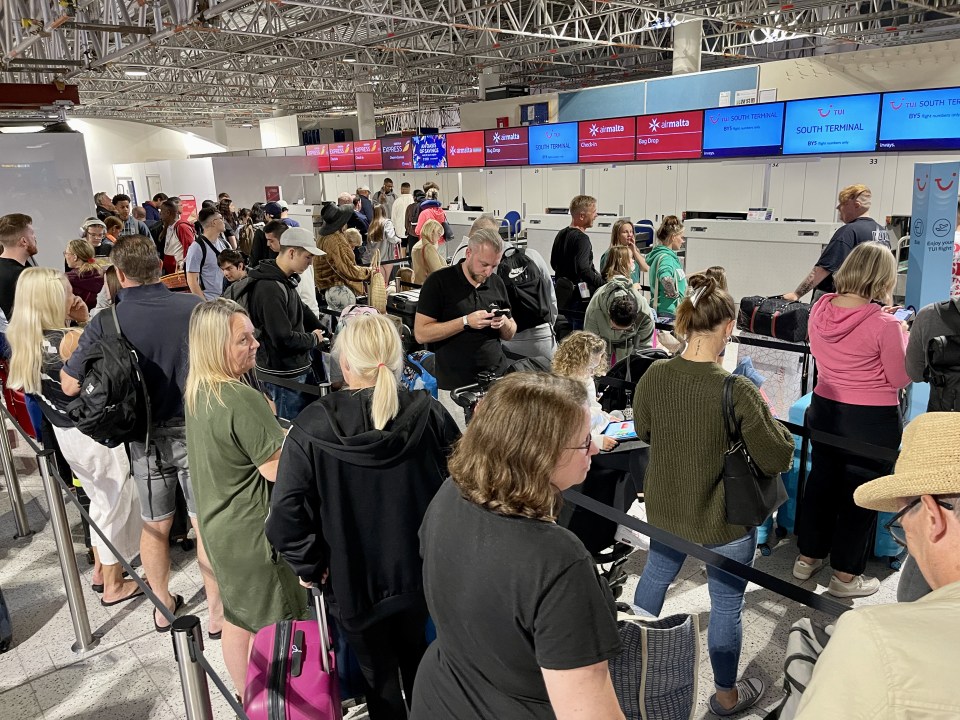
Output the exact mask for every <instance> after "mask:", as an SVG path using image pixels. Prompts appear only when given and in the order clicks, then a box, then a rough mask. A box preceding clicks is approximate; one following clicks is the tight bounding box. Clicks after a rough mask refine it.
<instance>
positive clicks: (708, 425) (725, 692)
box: [633, 275, 793, 716]
mask: <svg viewBox="0 0 960 720" xmlns="http://www.w3.org/2000/svg"><path fill="white" fill-rule="evenodd" d="M689 282H690V288H691V291H692V292H691V295H690V296H689V297H687V298H685V299H684V300H683V301H682V302H681V303H680V305H679V306H678V308H677V316H676V324H675V327H676V330H677V334H678V335H679V336H680V337H682V338H683V339H685V340H686V341H687V347H686V349H685V350H684V351H683V353H682V354H681V355H678V356H676V357H674V358H671V359H670V360H661V361H658V362H656V363H654V364H653V365H652V366H651V367H650V369H649V370H647V372H646V373H644V375H643V377H642V378H641V380H640V382H639V383H638V384H637V390H636V393H635V394H634V400H633V417H634V420H635V421H636V428H637V434H638V435H639V436H640V438H641V439H643V440H646V441H648V442H649V443H650V464H649V465H648V467H647V472H646V476H645V478H644V491H645V493H646V505H647V517H648V519H649V521H650V522H651V523H652V524H654V525H656V526H657V527H660V528H663V529H664V530H668V531H669V532H672V533H674V534H676V535H679V536H680V537H683V538H686V539H687V540H690V541H691V542H695V543H699V544H701V545H703V546H705V547H708V548H710V549H712V550H714V551H716V552H718V553H720V554H721V555H725V556H727V557H730V558H732V559H734V560H736V561H738V562H741V563H744V564H746V565H752V564H753V556H754V552H755V550H756V547H757V531H756V528H750V527H743V526H734V525H729V524H728V523H727V521H726V513H725V509H724V492H723V484H722V483H721V482H720V480H719V478H720V475H721V471H722V469H723V455H724V453H725V452H726V450H727V449H728V447H729V442H728V440H727V433H726V429H725V428H724V424H723V414H722V401H721V398H722V391H723V382H724V378H725V377H726V376H727V375H728V374H729V373H727V371H726V370H724V369H723V368H722V367H721V366H720V354H721V353H722V352H723V350H724V348H725V347H726V344H727V342H728V340H729V339H730V336H731V334H732V333H733V327H734V320H735V318H736V308H735V306H734V303H733V298H731V297H730V294H729V293H728V292H726V291H725V290H723V289H721V288H720V287H719V286H718V285H717V283H716V280H714V279H713V278H712V277H707V276H705V275H694V276H691V277H690V279H689ZM733 402H734V412H735V414H736V417H737V420H738V421H739V423H740V429H741V434H742V436H743V440H744V442H745V443H746V445H747V448H748V449H749V451H750V455H751V457H752V458H753V459H754V461H755V462H756V463H757V465H758V466H759V467H760V469H761V470H762V471H764V472H766V473H775V472H782V471H785V470H787V469H788V468H789V467H790V464H791V462H792V460H793V437H792V436H791V435H790V433H789V432H788V431H787V429H786V428H784V427H783V426H782V425H780V424H779V423H777V422H776V421H775V420H774V419H773V417H772V416H771V415H770V410H769V408H768V407H767V405H766V403H765V402H764V401H763V398H762V397H761V396H760V393H759V392H758V391H757V389H756V388H755V387H754V386H753V384H751V382H750V381H749V380H747V379H746V378H737V380H736V382H735V383H734V388H733ZM685 559H686V556H685V555H684V554H683V553H680V552H677V551H675V550H673V549H671V548H669V547H667V546H665V545H662V544H660V543H658V542H656V541H653V542H651V543H650V554H649V556H648V558H647V564H646V566H645V567H644V569H643V575H642V577H641V578H640V582H639V584H638V585H637V592H636V595H635V597H634V602H635V603H636V604H637V605H638V606H639V607H641V608H642V609H643V610H645V611H647V612H649V613H651V614H653V615H659V614H660V610H661V608H662V607H663V600H664V597H665V595H666V593H667V588H669V587H670V583H671V582H673V580H674V579H675V578H676V576H677V573H678V572H679V571H680V567H681V566H682V565H683V561H684V560H685ZM707 585H708V588H709V591H710V627H709V631H708V634H707V647H708V650H709V653H710V663H711V665H712V666H713V675H714V684H715V685H716V689H717V691H716V694H715V695H713V696H712V697H711V698H710V710H711V711H712V712H713V713H715V714H717V715H721V716H726V715H732V714H734V713H737V712H740V711H741V710H743V709H745V708H747V707H749V706H750V705H752V704H753V703H755V702H756V701H757V700H758V699H759V698H760V696H761V695H762V694H763V682H762V681H761V680H760V679H759V678H745V679H743V680H740V681H739V682H738V681H737V677H738V664H739V661H740V646H741V640H742V629H741V620H740V616H741V612H742V610H743V596H744V591H745V590H746V586H747V583H746V581H745V580H741V579H740V578H737V577H734V576H732V575H730V574H728V573H725V572H722V571H720V570H717V569H716V568H714V567H708V568H707Z"/></svg>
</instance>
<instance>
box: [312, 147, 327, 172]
mask: <svg viewBox="0 0 960 720" xmlns="http://www.w3.org/2000/svg"><path fill="white" fill-rule="evenodd" d="M307 157H312V158H316V159H317V172H330V154H329V153H328V152H327V146H326V145H307Z"/></svg>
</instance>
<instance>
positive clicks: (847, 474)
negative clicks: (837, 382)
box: [797, 393, 903, 575]
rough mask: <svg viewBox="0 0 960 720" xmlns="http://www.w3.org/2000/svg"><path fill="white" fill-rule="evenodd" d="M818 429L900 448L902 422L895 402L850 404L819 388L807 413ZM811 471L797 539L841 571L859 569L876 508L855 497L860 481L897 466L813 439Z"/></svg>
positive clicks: (858, 571)
mask: <svg viewBox="0 0 960 720" xmlns="http://www.w3.org/2000/svg"><path fill="white" fill-rule="evenodd" d="M807 424H808V425H809V426H810V427H811V428H812V429H815V430H821V431H823V432H827V433H832V434H834V435H839V436H840V437H846V438H850V439H852V440H859V441H861V442H866V443H870V444H872V445H879V446H881V447H886V448H891V449H893V450H896V449H897V448H899V447H900V437H901V435H902V432H903V423H902V420H901V416H900V408H899V406H896V405H885V406H873V405H847V404H846V403H841V402H836V401H834V400H827V399H826V398H822V397H820V396H819V395H817V394H816V393H814V394H813V399H812V401H811V403H810V410H809V411H808V413H807ZM811 446H812V451H811V455H810V464H811V468H810V477H809V478H808V479H807V484H806V487H805V488H804V492H803V498H802V499H801V500H800V503H801V505H800V510H801V512H800V518H799V522H798V523H797V535H798V541H797V545H798V547H799V550H800V553H801V554H802V555H806V556H807V557H811V558H816V559H823V558H826V557H827V556H828V555H829V556H830V566H831V567H832V568H833V569H834V570H836V571H839V572H843V573H850V574H851V575H860V574H862V573H863V571H864V570H865V569H866V567H867V558H868V557H869V556H870V550H871V548H872V546H873V537H874V533H875V531H876V525H877V513H876V512H874V511H873V510H867V509H865V508H862V507H860V506H859V505H857V504H856V503H855V502H854V501H853V492H854V490H856V489H857V488H858V487H860V486H861V485H863V484H864V483H866V482H869V481H870V480H874V479H876V478H878V477H880V476H882V475H888V474H889V473H890V472H892V471H893V463H891V462H888V461H886V460H877V459H876V458H870V457H865V456H863V455H857V454H855V453H853V452H849V451H847V450H843V449H841V448H837V447H833V446H832V445H824V444H822V443H818V442H812V443H811Z"/></svg>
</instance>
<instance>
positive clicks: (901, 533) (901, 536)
mask: <svg viewBox="0 0 960 720" xmlns="http://www.w3.org/2000/svg"><path fill="white" fill-rule="evenodd" d="M933 499H934V501H935V502H936V503H937V505H939V506H940V507H942V508H945V509H947V510H953V507H954V506H953V504H952V503H948V502H947V501H946V500H941V499H940V498H938V497H934V498H933ZM922 500H923V498H916V499H915V500H913V501H911V502H909V503H907V505H906V506H905V507H904V508H903V509H902V510H901V511H900V512H898V513H897V514H896V515H894V516H893V517H892V518H890V522H887V523H884V525H883V528H884V530H886V531H887V532H888V533H890V537H892V538H893V541H894V542H895V543H896V544H897V545H899V546H900V547H904V548H905V547H907V533H906V531H905V530H904V529H903V525H901V524H900V520H901V519H902V518H903V516H904V515H906V514H907V513H908V512H910V511H911V510H913V509H914V508H915V507H916V506H917V505H919V504H920V502H921V501H922Z"/></svg>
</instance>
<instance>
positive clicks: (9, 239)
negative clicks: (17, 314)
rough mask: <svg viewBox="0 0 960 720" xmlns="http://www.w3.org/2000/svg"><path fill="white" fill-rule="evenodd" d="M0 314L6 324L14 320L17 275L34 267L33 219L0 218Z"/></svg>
mask: <svg viewBox="0 0 960 720" xmlns="http://www.w3.org/2000/svg"><path fill="white" fill-rule="evenodd" d="M0 245H2V246H3V253H2V254H0V310H3V315H4V317H6V319H7V320H9V319H10V318H11V317H12V316H13V296H14V294H15V293H16V290H17V280H19V279H20V273H22V272H23V271H24V270H26V269H27V267H28V266H30V265H36V263H35V262H34V261H33V256H34V255H36V254H37V235H36V233H35V232H34V231H33V218H32V217H30V216H29V215H23V214H21V213H11V214H10V215H4V216H3V217H0Z"/></svg>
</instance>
